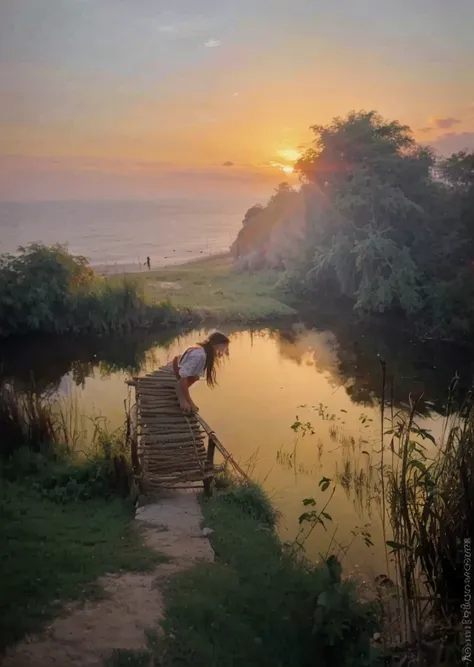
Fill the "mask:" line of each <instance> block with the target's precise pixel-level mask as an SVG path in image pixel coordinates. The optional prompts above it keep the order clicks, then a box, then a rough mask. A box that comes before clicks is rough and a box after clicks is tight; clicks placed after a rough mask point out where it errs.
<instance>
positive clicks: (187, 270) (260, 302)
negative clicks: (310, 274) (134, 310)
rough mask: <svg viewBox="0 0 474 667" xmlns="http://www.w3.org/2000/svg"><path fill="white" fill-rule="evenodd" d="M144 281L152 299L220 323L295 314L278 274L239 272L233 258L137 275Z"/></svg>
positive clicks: (208, 260) (218, 258)
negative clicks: (278, 283) (279, 287)
mask: <svg viewBox="0 0 474 667" xmlns="http://www.w3.org/2000/svg"><path fill="white" fill-rule="evenodd" d="M133 277H134V279H136V280H137V281H139V282H142V283H143V285H144V288H145V294H146V296H147V297H148V298H149V299H153V300H156V301H162V300H166V299H169V300H170V302H171V304H172V305H173V306H175V307H176V308H178V309H187V308H190V309H193V310H194V311H196V310H197V311H198V312H199V313H200V314H201V315H202V316H204V317H209V318H217V319H219V320H220V321H229V322H230V321H246V322H247V321H248V322H258V321H263V320H271V319H278V318H281V317H288V316H289V315H292V314H294V312H295V311H294V310H293V309H292V308H291V307H290V306H288V305H286V304H285V303H284V302H283V301H282V298H283V297H282V295H281V294H280V293H279V292H278V291H277V290H276V288H275V283H276V281H277V277H278V276H277V274H276V273H275V272H273V271H262V272H259V273H256V274H253V275H251V274H248V273H236V272H234V271H233V268H232V258H231V257H230V256H220V257H212V258H208V259H205V260H202V261H197V262H190V263H188V264H185V265H182V266H177V267H168V268H163V269H160V270H157V271H150V272H147V273H146V274H143V273H141V274H136V275H134V276H133Z"/></svg>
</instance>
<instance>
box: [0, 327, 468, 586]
mask: <svg viewBox="0 0 474 667" xmlns="http://www.w3.org/2000/svg"><path fill="white" fill-rule="evenodd" d="M225 330H226V331H227V332H228V333H229V334H230V335H231V354H230V357H229V359H228V360H226V362H225V364H224V366H223V367H222V368H220V369H219V376H218V382H219V386H218V387H217V388H216V389H214V390H210V389H208V388H207V386H206V384H205V382H203V381H202V382H200V383H198V385H196V386H195V387H193V390H192V393H193V398H194V400H195V402H196V403H197V405H199V407H200V412H201V414H202V415H203V417H204V418H205V420H206V421H207V422H208V423H209V424H211V425H212V427H213V428H214V429H215V431H216V433H217V434H218V436H219V438H220V439H221V441H222V442H223V443H224V445H225V446H226V448H227V449H229V450H230V451H231V452H232V454H233V455H234V457H235V458H236V459H237V460H238V461H239V462H240V463H241V464H244V465H248V466H249V467H250V470H251V473H252V476H253V477H254V478H255V479H256V480H258V481H260V482H262V483H263V485H264V487H265V488H266V490H267V491H268V492H269V493H270V495H271V497H272V499H273V502H274V503H275V505H276V507H277V508H278V509H279V510H280V512H281V521H280V534H281V537H282V539H284V540H291V539H294V538H295V536H296V535H297V533H298V530H299V523H298V517H299V516H300V515H301V514H302V512H303V511H305V507H304V506H303V500H304V499H305V498H314V499H315V500H316V502H317V506H318V507H319V508H321V507H323V505H324V503H325V502H326V501H327V500H328V498H329V495H330V493H331V488H332V487H330V489H328V490H326V491H323V490H322V489H321V488H320V487H319V485H318V483H319V481H320V479H321V478H322V477H323V476H324V477H327V478H330V479H331V480H338V484H337V485H336V490H335V493H334V496H333V497H332V499H331V501H330V504H329V506H328V507H327V509H326V512H327V513H329V514H330V516H331V517H332V521H327V526H326V528H327V530H325V529H324V528H323V527H321V526H319V527H317V528H316V529H315V530H314V531H313V533H312V535H311V537H310V538H309V539H308V541H307V543H306V545H305V546H306V549H307V553H308V555H309V556H310V557H311V558H313V559H315V560H317V559H318V558H319V557H320V556H321V555H325V554H326V552H327V549H328V547H329V546H330V545H331V544H332V545H333V546H334V545H335V544H338V545H344V546H347V545H349V544H351V546H350V548H349V550H348V551H347V555H346V556H345V560H344V564H345V567H346V569H348V570H351V571H352V570H357V569H359V570H361V571H362V572H363V573H364V574H366V575H367V576H368V577H373V576H375V575H377V574H379V573H381V572H384V571H386V566H385V555H384V547H383V539H382V532H381V518H380V517H381V510H380V502H378V501H379V500H380V493H379V491H378V490H377V488H376V487H374V486H373V482H375V480H376V476H375V473H374V466H375V465H377V463H378V455H377V454H376V451H377V450H378V448H379V446H380V432H381V420H380V402H381V396H382V371H381V364H380V360H381V359H382V358H383V360H384V361H385V362H386V364H387V375H388V378H389V379H388V381H387V387H386V394H387V397H388V396H389V395H390V396H393V405H394V406H395V407H396V408H399V407H400V406H402V409H403V402H404V401H407V400H408V397H409V394H410V392H411V393H412V395H415V394H417V395H419V394H421V393H423V394H424V403H423V409H424V414H423V417H422V420H421V421H422V425H423V426H425V427H427V428H429V429H430V430H431V432H432V433H433V435H434V436H435V437H440V436H441V429H442V423H443V418H442V416H441V413H442V406H443V404H444V403H445V399H446V394H447V389H448V385H449V382H450V380H451V378H452V377H453V375H454V373H455V372H459V373H460V374H461V375H462V377H463V378H464V379H465V382H466V385H467V383H468V382H469V381H470V379H471V377H472V360H471V359H468V358H467V357H466V354H465V351H464V350H453V349H452V348H449V349H447V348H445V347H439V346H436V345H434V344H431V343H421V342H414V341H412V340H410V339H407V340H404V339H403V337H401V336H400V335H399V334H397V335H395V336H393V335H391V332H388V333H387V332H384V333H383V334H382V333H381V332H380V331H377V332H375V331H369V330H368V329H361V328H357V327H354V326H351V327H347V328H344V327H343V326H340V327H339V328H336V327H334V326H333V328H332V330H329V329H326V330H325V329H321V328H319V329H317V328H314V327H312V326H309V324H307V323H306V324H305V323H304V322H300V323H298V324H294V323H293V324H286V325H280V326H278V325H275V326H272V327H266V328H262V329H257V330H249V329H247V330H246V329H239V328H227V329H225ZM206 333H207V332H206V331H204V330H203V331H190V332H186V333H176V334H173V333H172V334H167V335H166V336H163V335H154V334H150V333H147V334H144V333H140V332H139V333H135V334H133V335H130V336H126V337H122V338H114V339H106V338H103V339H94V340H88V339H81V340H73V339H59V340H56V341H51V340H49V341H45V342H42V341H38V340H35V341H34V342H30V343H28V344H26V343H22V344H21V345H20V344H18V343H16V344H10V345H9V346H4V347H3V351H2V359H1V361H0V363H1V367H2V369H3V371H2V372H3V375H4V376H6V377H7V378H10V379H12V378H14V379H15V381H16V383H17V385H20V386H22V387H23V388H25V387H31V383H32V382H34V383H35V387H36V390H37V391H38V392H42V393H50V394H55V393H59V394H60V395H61V396H64V397H67V401H69V402H70V404H71V405H72V406H73V410H72V412H73V413H75V417H73V419H75V420H76V428H78V429H83V430H87V431H88V433H89V436H90V433H91V431H92V428H93V420H94V419H95V418H97V417H104V418H106V419H107V420H108V422H109V428H110V429H115V428H118V427H120V426H122V425H123V423H124V418H125V412H124V401H125V399H126V398H127V392H128V389H127V386H126V384H125V380H126V379H127V378H128V377H130V374H134V373H137V372H142V373H143V372H145V371H150V370H153V369H155V368H158V367H159V366H160V365H162V364H164V363H166V362H167V361H169V360H170V359H172V358H173V356H174V355H175V354H177V353H179V352H181V351H183V350H184V349H185V348H186V347H187V346H188V345H191V344H194V343H195V342H196V341H199V340H202V339H203V338H204V337H205V336H206ZM392 377H393V379H392ZM387 400H388V399H387ZM297 421H300V422H302V423H303V424H305V423H306V422H310V424H311V427H309V426H308V427H307V428H303V429H302V428H298V427H297V426H295V422H297ZM292 426H293V428H292ZM87 446H88V445H87V438H86V439H85V442H83V443H82V444H81V448H84V449H87ZM369 501H370V502H369ZM364 527H365V528H364ZM363 529H364V530H365V532H367V533H370V536H371V542H373V545H369V546H367V545H366V544H365V542H364V537H363V536H362V535H361V534H360V533H361V531H362V530H363ZM354 533H355V535H354Z"/></svg>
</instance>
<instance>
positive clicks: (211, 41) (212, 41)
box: [204, 39, 221, 49]
mask: <svg viewBox="0 0 474 667" xmlns="http://www.w3.org/2000/svg"><path fill="white" fill-rule="evenodd" d="M220 45H221V42H220V40H219V39H208V40H207V42H204V46H205V47H206V49H215V48H216V46H220Z"/></svg>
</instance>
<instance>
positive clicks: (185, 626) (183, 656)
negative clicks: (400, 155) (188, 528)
mask: <svg viewBox="0 0 474 667" xmlns="http://www.w3.org/2000/svg"><path fill="white" fill-rule="evenodd" d="M203 512H204V516H205V522H206V525H207V526H211V527H212V528H213V529H214V533H213V534H212V536H211V541H212V546H213V548H214V550H215V553H216V563H215V564H212V565H201V566H198V567H196V568H194V569H193V570H191V571H189V572H187V573H185V574H183V575H180V576H178V577H176V578H174V579H173V580H172V581H171V583H170V585H169V588H168V591H167V594H166V620H165V622H164V630H165V639H164V641H163V640H158V639H156V640H155V641H151V650H152V651H153V652H154V654H155V659H156V664H159V665H162V666H167V667H178V666H181V665H182V666H184V665H194V666H195V667H201V666H202V667H204V666H206V667H227V666H229V667H230V666H232V667H244V666H245V667H257V666H262V667H263V666H265V667H267V666H268V665H272V666H273V667H279V666H281V667H283V666H285V667H292V666H294V667H304V666H305V665H308V666H309V665H314V664H316V663H317V664H318V665H320V666H321V667H325V666H326V665H327V666H328V667H329V665H338V666H339V667H349V666H351V667H362V666H363V665H364V666H368V665H375V664H376V662H375V661H376V657H375V655H374V654H373V651H372V649H371V647H370V638H371V636H372V633H373V631H374V630H375V628H376V620H375V616H374V613H373V609H372V608H371V607H369V606H368V605H365V604H362V603H361V602H359V601H358V600H357V598H356V595H355V592H354V589H353V588H352V586H351V585H350V584H349V583H347V582H342V581H341V580H340V576H339V568H338V565H337V564H335V563H332V564H330V565H328V566H324V567H322V568H321V567H320V568H313V567H310V566H308V565H306V564H304V563H301V562H297V561H296V560H295V559H293V558H291V557H290V556H289V555H286V554H285V553H284V551H283V549H282V545H281V543H280V542H279V540H278V538H277V536H276V534H275V532H274V522H275V514H274V513H273V510H272V508H271V505H270V503H269V501H268V500H267V498H266V497H265V496H264V494H263V492H262V491H261V490H260V489H259V488H258V487H254V486H241V487H237V488H235V489H232V490H230V491H226V492H224V493H222V494H220V495H218V496H216V497H215V498H213V499H211V500H210V501H205V502H203Z"/></svg>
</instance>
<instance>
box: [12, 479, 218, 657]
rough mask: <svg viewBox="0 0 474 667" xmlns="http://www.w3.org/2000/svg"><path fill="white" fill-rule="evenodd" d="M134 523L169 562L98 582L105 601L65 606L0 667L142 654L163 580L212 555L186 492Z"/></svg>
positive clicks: (159, 612) (164, 499)
mask: <svg viewBox="0 0 474 667" xmlns="http://www.w3.org/2000/svg"><path fill="white" fill-rule="evenodd" d="M136 521H137V522H139V524H140V525H141V526H142V528H143V529H144V532H145V539H146V542H147V543H148V545H149V546H150V547H152V548H153V549H156V551H157V552H159V553H161V554H165V555H166V556H168V557H169V562H168V563H163V564H161V565H159V566H157V567H156V568H155V570H154V571H153V572H148V573H145V574H137V573H130V572H127V573H123V574H120V575H113V576H106V577H103V578H102V580H101V582H100V583H101V585H102V586H103V588H104V590H105V593H106V595H105V599H103V600H101V601H99V602H88V603H86V604H85V605H78V604H70V605H67V606H66V607H65V608H64V614H63V616H62V617H61V618H57V619H56V620H55V621H54V622H53V623H51V625H50V626H49V627H48V628H46V630H45V631H44V632H43V633H41V634H39V635H35V636H32V637H28V638H27V639H25V640H23V641H22V642H20V643H19V644H18V645H17V646H15V647H13V648H12V649H10V650H9V651H8V652H7V654H6V656H5V658H4V660H3V661H2V667H50V666H51V667H53V666H54V667H56V666H57V667H103V664H104V660H105V659H106V658H107V657H108V656H109V655H110V654H111V653H112V651H113V650H114V649H117V648H120V649H130V650H137V651H138V650H144V649H146V637H145V631H146V630H147V629H153V630H156V629H159V625H160V621H161V620H162V619H163V615H164V607H163V595H162V588H163V585H164V584H165V583H166V580H167V579H168V578H169V577H170V576H172V575H174V574H176V573H178V572H181V571H183V570H185V569H187V568H190V567H192V566H193V565H194V564H195V563H197V562H200V561H205V562H212V561H213V560H214V553H213V551H212V548H211V546H210V544H209V541H208V539H207V538H206V537H204V536H203V531H202V526H201V523H202V514H201V510H200V507H199V504H198V502H197V498H196V494H195V493H193V492H191V491H186V490H179V491H170V492H167V493H163V495H162V496H161V497H159V498H156V500H155V502H153V503H152V504H149V505H146V506H145V507H142V508H140V509H138V510H137V516H136ZM205 533H206V531H204V534H205Z"/></svg>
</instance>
